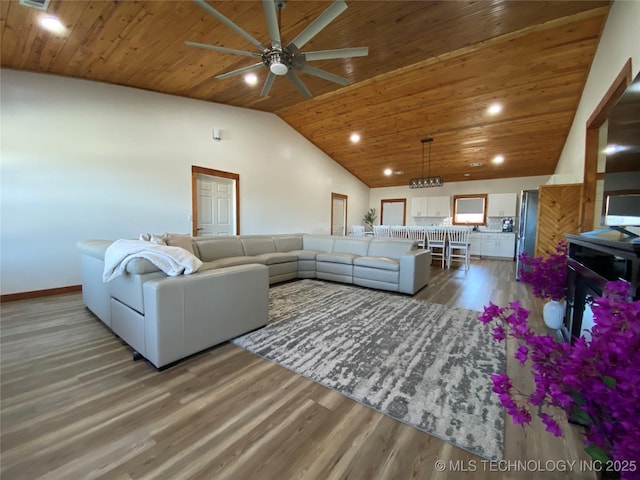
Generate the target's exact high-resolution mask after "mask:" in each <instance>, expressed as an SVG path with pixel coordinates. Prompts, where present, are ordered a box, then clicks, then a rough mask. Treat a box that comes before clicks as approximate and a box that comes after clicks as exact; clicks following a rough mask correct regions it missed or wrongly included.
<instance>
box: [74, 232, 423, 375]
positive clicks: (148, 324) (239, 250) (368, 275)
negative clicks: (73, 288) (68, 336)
mask: <svg viewBox="0 0 640 480" xmlns="http://www.w3.org/2000/svg"><path fill="white" fill-rule="evenodd" d="M191 241H192V246H193V251H194V254H195V255H196V256H197V257H198V258H199V259H200V260H201V261H202V262H203V265H202V266H201V267H200V269H199V270H198V272H196V273H193V274H191V275H180V276H177V277H169V276H167V275H166V274H165V273H163V272H162V271H160V270H159V269H158V268H156V267H155V266H154V265H153V264H152V263H150V262H149V261H148V260H145V259H141V258H135V259H133V260H131V261H129V262H128V263H127V265H126V268H125V273H124V274H123V275H121V276H118V277H116V278H115V279H113V280H112V281H110V282H107V283H105V282H103V281H102V275H103V270H104V255H105V251H106V249H107V248H108V247H109V245H111V243H112V241H109V240H87V241H82V242H79V243H78V248H79V250H80V252H81V266H82V294H83V300H84V303H85V305H86V306H87V307H88V308H89V309H90V310H91V311H92V312H93V313H94V314H95V315H96V316H97V317H98V318H100V320H102V322H103V323H104V324H105V325H107V326H108V327H109V328H110V329H111V330H113V332H114V333H115V334H116V335H118V336H119V337H120V338H121V339H122V340H124V341H125V342H126V343H127V344H129V345H130V346H131V347H132V348H133V349H134V355H136V356H141V357H144V358H146V359H147V360H148V361H149V362H151V363H152V364H153V365H154V366H155V367H157V368H163V367H166V366H169V365H171V364H172V363H174V362H176V361H178V360H180V359H183V358H185V357H187V356H189V355H192V354H194V353H197V352H199V351H202V350H205V349H207V348H209V347H212V346H214V345H217V344H219V343H222V342H224V341H227V340H229V339H231V338H234V337H236V336H238V335H241V334H243V333H246V332H248V331H251V330H254V329H256V328H259V327H262V326H264V325H266V323H267V321H268V301H269V298H268V287H269V285H271V284H274V283H278V282H283V281H286V280H294V279H296V278H318V279H323V280H330V281H336V282H342V283H352V284H355V285H361V286H364V287H369V288H377V289H383V290H389V291H394V292H400V293H405V294H408V295H413V294H414V293H416V292H417V291H418V290H420V289H421V288H423V287H424V286H426V285H427V283H428V282H429V275H430V264H431V254H430V252H429V251H428V250H422V249H418V248H417V245H416V243H415V242H413V241H410V240H398V239H369V238H366V237H363V238H355V237H333V236H324V235H308V234H291V235H252V236H238V237H194V238H192V239H191Z"/></svg>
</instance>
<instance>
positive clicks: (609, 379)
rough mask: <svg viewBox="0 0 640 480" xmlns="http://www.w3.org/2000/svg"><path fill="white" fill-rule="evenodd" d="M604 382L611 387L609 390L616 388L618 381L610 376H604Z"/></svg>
mask: <svg viewBox="0 0 640 480" xmlns="http://www.w3.org/2000/svg"><path fill="white" fill-rule="evenodd" d="M602 381H603V382H604V384H605V385H606V386H607V387H609V388H616V379H615V378H613V377H609V376H606V375H605V376H604V377H602Z"/></svg>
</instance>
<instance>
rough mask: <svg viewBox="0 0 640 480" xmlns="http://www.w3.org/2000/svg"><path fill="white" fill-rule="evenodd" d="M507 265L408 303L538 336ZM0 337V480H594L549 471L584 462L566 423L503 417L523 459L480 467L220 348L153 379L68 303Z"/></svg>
mask: <svg viewBox="0 0 640 480" xmlns="http://www.w3.org/2000/svg"><path fill="white" fill-rule="evenodd" d="M514 265H515V264H514V262H508V261H489V260H474V261H473V262H472V266H471V269H470V270H469V272H464V271H463V270H459V269H452V270H446V269H445V270H441V269H440V268H438V267H435V266H434V267H432V280H431V282H430V284H429V286H428V287H427V288H425V289H423V290H422V291H421V292H419V293H418V294H417V295H416V298H419V299H421V300H425V301H431V302H436V303H443V304H447V305H452V306H459V307H464V308H468V309H473V310H481V309H482V307H483V305H485V304H487V303H488V302H489V301H490V300H492V301H494V302H495V303H499V304H506V302H508V301H510V300H512V299H515V298H517V299H520V300H521V302H522V303H523V305H524V306H525V307H527V308H530V309H532V311H533V313H532V319H533V321H534V322H537V325H539V327H538V328H544V327H543V325H542V322H541V320H540V307H541V305H540V303H539V302H538V301H537V300H535V299H532V298H531V295H530V294H529V291H528V289H527V288H528V287H527V286H525V285H522V284H520V283H518V282H516V281H515V280H514ZM0 329H1V330H0V336H1V345H0V346H1V351H0V360H1V361H0V375H1V378H0V380H1V391H0V393H1V417H0V421H1V423H0V429H1V432H0V434H1V435H0V440H1V443H0V448H1V450H0V453H1V455H0V474H1V478H2V479H3V480H11V479H20V480H24V479H38V478H47V479H64V480H70V479H91V478H109V479H151V478H157V479H171V480H173V479H238V480H245V479H261V480H264V479H294V478H295V479H320V480H326V479H347V478H348V479H413V478H422V479H460V478H463V479H464V478H473V479H502V478H505V479H516V478H517V479H538V478H548V479H561V478H562V479H564V478H576V479H592V478H595V475H594V474H593V473H592V472H585V471H581V470H584V468H580V464H579V463H577V464H575V465H574V466H573V468H572V469H570V468H569V466H568V464H565V465H567V468H566V470H567V471H550V470H554V469H557V468H559V466H561V465H562V464H559V463H556V461H558V460H559V461H565V462H571V461H576V462H579V461H580V460H587V458H588V457H586V455H585V454H584V452H583V450H582V444H581V434H580V432H579V430H577V429H574V427H569V429H568V432H567V434H566V436H565V438H562V439H556V438H554V437H553V436H551V435H550V434H548V433H546V432H544V428H543V426H542V425H541V424H540V423H539V422H534V425H533V426H532V427H531V428H528V429H526V430H525V429H522V428H520V427H517V426H514V425H512V424H511V422H510V420H509V419H507V428H506V434H505V438H506V445H505V457H506V459H507V461H512V462H513V461H516V460H521V461H526V462H527V463H526V464H524V463H520V464H511V465H510V464H489V463H487V462H483V459H481V458H480V457H477V456H474V455H472V454H470V453H468V452H466V451H464V450H461V449H459V448H456V447H453V446H451V445H449V444H447V443H444V442H442V441H440V440H438V439H436V438H433V437H431V436H429V435H427V434H425V433H422V432H420V431H418V430H416V429H414V428H412V427H409V426H407V425H404V424H402V423H399V422H397V421H394V420H392V419H390V418H388V417H385V416H384V415H381V414H379V413H377V412H375V411H374V410H372V409H370V408H368V407H365V406H363V405H360V404H358V403H356V402H354V401H352V400H350V399H348V398H346V397H344V396H342V395H340V394H338V393H335V392H333V391H332V390H329V389H327V388H324V387H322V386H320V385H318V384H316V383H314V382H311V381H309V380H307V379H305V378H303V377H300V376H298V375H296V374H294V373H292V372H290V371H289V370H286V369H285V368H282V367H279V366H277V365H275V364H273V363H270V362H268V361H266V360H263V359H261V358H259V357H257V356H255V355H253V354H251V353H248V352H246V351H244V350H242V349H240V348H238V347H236V346H234V345H231V344H224V345H222V346H220V347H217V348H214V349H212V350H210V351H208V352H205V353H202V354H200V355H197V356H195V357H192V358H190V359H188V360H187V361H184V362H182V363H180V364H178V365H177V366H175V367H173V368H170V369H168V370H165V371H163V372H157V371H156V370H155V369H153V368H152V367H150V365H149V364H147V363H145V362H133V361H132V358H131V352H130V350H129V349H128V348H127V347H126V346H124V345H122V344H121V343H120V341H119V340H118V339H117V338H116V337H115V336H114V335H113V334H112V333H111V332H110V331H108V330H107V329H106V328H105V327H104V326H103V325H102V324H101V323H100V321H99V320H97V318H96V317H94V316H93V315H92V314H91V313H90V312H89V311H88V310H87V309H86V308H85V307H84V305H83V304H82V299H81V295H80V294H68V295H60V296H57V297H47V298H41V299H33V300H24V301H18V302H12V303H5V304H3V305H2V311H1V321H0ZM511 349H512V348H511ZM508 368H509V372H510V373H512V375H515V376H516V377H517V379H518V381H519V382H522V383H526V382H527V379H528V376H527V375H526V374H525V373H523V370H521V369H520V368H519V366H518V364H517V362H516V361H515V360H509V361H508ZM437 460H443V461H444V462H445V469H444V471H442V472H440V471H437V470H438V469H437V468H436V461H437ZM456 469H457V470H458V471H454V470H456ZM462 470H466V471H462ZM473 470H475V471H473ZM523 470H524V471H523Z"/></svg>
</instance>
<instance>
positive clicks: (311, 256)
mask: <svg viewBox="0 0 640 480" xmlns="http://www.w3.org/2000/svg"><path fill="white" fill-rule="evenodd" d="M289 253H293V254H295V255H297V256H298V260H315V259H316V255H318V254H319V253H324V252H322V251H321V250H291V251H290V252H289Z"/></svg>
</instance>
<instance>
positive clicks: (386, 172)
mask: <svg viewBox="0 0 640 480" xmlns="http://www.w3.org/2000/svg"><path fill="white" fill-rule="evenodd" d="M392 173H393V170H391V169H390V168H385V169H384V174H385V175H386V176H387V177H388V176H390V175H391V174H392Z"/></svg>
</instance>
